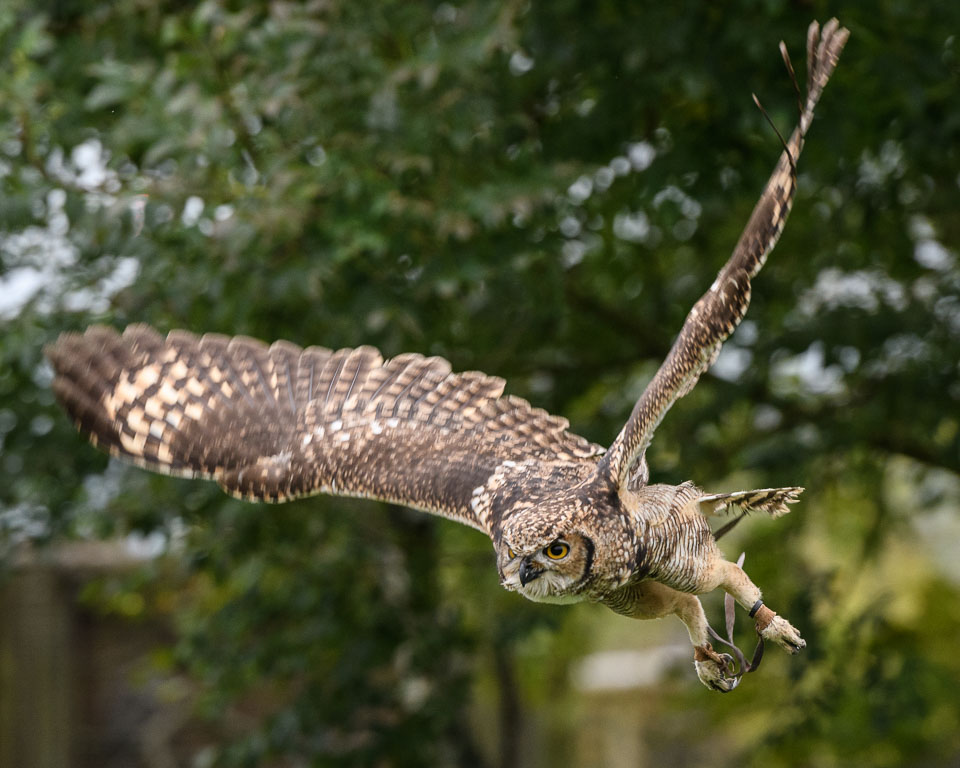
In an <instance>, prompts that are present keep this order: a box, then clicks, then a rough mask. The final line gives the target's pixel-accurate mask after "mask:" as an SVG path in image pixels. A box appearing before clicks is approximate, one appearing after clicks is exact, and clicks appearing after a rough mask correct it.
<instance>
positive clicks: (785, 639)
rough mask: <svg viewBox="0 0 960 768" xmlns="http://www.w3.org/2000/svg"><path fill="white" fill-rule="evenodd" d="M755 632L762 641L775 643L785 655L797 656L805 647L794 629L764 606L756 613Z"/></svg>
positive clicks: (781, 617) (805, 642)
mask: <svg viewBox="0 0 960 768" xmlns="http://www.w3.org/2000/svg"><path fill="white" fill-rule="evenodd" d="M757 632H759V633H760V637H762V638H763V639H764V640H769V641H770V642H771V643H776V644H777V645H779V646H780V647H781V648H783V650H785V651H787V653H791V654H797V653H800V651H802V650H803V649H804V648H806V647H807V641H806V640H804V639H803V638H802V637H800V632H799V631H798V630H797V628H796V627H794V626H793V624H791V623H790V622H789V621H787V620H786V619H785V618H783V616H778V615H777V614H776V613H774V612H773V611H771V610H770V609H769V608H767V607H766V606H763V607H762V608H761V609H760V610H759V611H758V612H757Z"/></svg>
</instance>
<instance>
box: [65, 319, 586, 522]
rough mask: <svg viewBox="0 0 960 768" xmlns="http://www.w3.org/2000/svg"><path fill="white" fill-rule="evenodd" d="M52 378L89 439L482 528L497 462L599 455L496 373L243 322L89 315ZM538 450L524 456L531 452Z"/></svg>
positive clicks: (281, 496) (169, 467)
mask: <svg viewBox="0 0 960 768" xmlns="http://www.w3.org/2000/svg"><path fill="white" fill-rule="evenodd" d="M47 356H48V357H49V358H50V360H51V362H52V363H53V366H54V369H55V371H56V378H55V379H54V382H53V388H54V391H55V392H56V394H57V397H58V398H59V400H60V401H61V403H62V404H63V405H64V406H65V407H66V409H67V410H68V411H69V412H70V414H71V415H72V416H73V418H74V420H75V421H76V422H77V424H78V426H79V427H80V429H81V430H82V431H83V432H85V433H87V435H88V436H89V438H90V440H91V441H92V442H93V443H94V444H96V445H99V446H101V447H102V448H104V449H106V450H107V451H109V452H110V453H111V454H112V455H114V456H118V457H120V458H124V459H126V460H128V461H132V462H133V463H135V464H138V465H139V466H143V467H146V468H149V469H152V470H155V471H159V472H164V473H167V474H173V475H181V476H187V477H206V478H212V479H214V480H216V481H217V482H218V483H219V484H220V485H221V487H223V488H224V490H226V491H227V492H229V493H231V494H233V495H235V496H238V497H241V498H246V499H260V500H265V501H275V502H277V501H287V500H290V499H293V498H297V497H300V496H308V495H312V494H316V493H331V494H338V495H347V496H363V497H369V498H377V499H383V500H385V501H391V502H394V503H398V504H403V505H406V506H410V507H414V508H417V509H421V510H424V511H427V512H432V513H435V514H439V515H442V516H445V517H449V518H453V519H455V520H458V521H459V522H462V523H465V524H467V525H471V526H473V527H475V528H478V529H480V530H485V531H487V532H488V533H489V532H490V531H489V527H490V525H491V524H492V523H493V522H495V521H490V520H480V519H478V517H477V516H476V515H475V514H474V512H473V510H472V508H471V505H470V502H471V494H472V492H473V490H474V489H475V488H477V487H479V486H482V485H484V483H485V482H486V481H487V480H488V479H489V478H490V477H491V476H492V475H494V473H495V472H496V470H497V468H498V467H499V466H501V465H502V464H503V463H504V462H518V463H519V462H526V464H527V465H529V466H530V468H531V469H530V471H531V472H534V473H535V472H537V467H541V468H542V469H543V471H548V470H549V468H550V467H551V466H555V465H557V464H563V463H580V462H585V461H589V462H590V463H591V464H593V463H594V462H595V457H597V456H599V455H600V454H602V452H603V449H602V448H601V447H600V446H597V445H594V444H591V443H589V442H587V441H586V440H584V439H583V438H581V437H578V436H576V435H573V434H570V433H569V432H568V431H567V426H568V423H567V421H566V420H565V419H562V418H559V417H556V416H550V415H549V414H547V413H546V412H545V411H543V410H540V409H535V408H532V407H531V406H530V404H529V403H527V402H526V401H525V400H522V399H520V398H517V397H512V396H507V397H503V396H502V393H503V387H504V382H503V380H502V379H499V378H496V377H492V376H487V375H485V374H482V373H479V372H467V373H459V374H455V373H451V371H450V364H449V363H448V362H447V361H446V360H444V359H442V358H438V357H423V356H421V355H416V354H407V355H400V356H398V357H394V358H393V359H391V360H387V361H384V360H383V358H382V357H381V355H380V353H379V352H378V351H377V350H376V349H374V348H372V347H358V348H356V349H341V350H338V351H331V350H329V349H324V348H321V347H308V348H306V349H301V348H300V347H297V346H296V345H294V344H291V343H289V342H284V341H279V342H276V343H274V344H273V345H271V346H267V345H266V344H263V343H262V342H259V341H256V340H254V339H250V338H246V337H240V336H237V337H232V338H231V337H227V336H221V335H218V334H207V335H205V336H202V337H197V336H194V335H192V334H190V333H187V332H184V331H173V332H171V333H170V334H169V335H168V336H166V338H164V337H163V336H161V335H160V334H158V333H157V332H156V331H154V330H153V329H152V328H149V327H148V326H142V325H139V326H130V327H129V328H127V329H126V331H124V333H123V334H122V335H119V334H117V332H116V331H114V330H112V329H110V328H106V327H102V326H94V327H92V328H89V329H87V331H86V332H85V333H84V334H82V335H80V334H70V333H67V334H63V335H62V336H61V337H60V338H59V339H58V341H57V342H56V343H55V344H54V345H52V346H51V347H49V348H48V349H47ZM531 460H532V461H531Z"/></svg>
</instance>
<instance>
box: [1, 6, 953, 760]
mask: <svg viewBox="0 0 960 768" xmlns="http://www.w3.org/2000/svg"><path fill="white" fill-rule="evenodd" d="M832 15H838V16H839V17H840V19H841V21H842V22H843V23H844V24H845V25H846V26H848V27H849V28H850V30H851V32H852V36H851V39H850V42H849V44H848V45H847V48H846V50H845V52H844V54H843V57H842V59H841V62H840V66H839V68H838V70H837V73H836V75H835V76H834V79H833V81H832V82H831V83H830V85H829V87H828V88H827V91H826V93H825V95H824V98H823V100H822V102H821V105H820V108H819V110H818V112H817V120H816V121H815V123H814V126H813V129H812V131H811V133H810V135H809V139H808V144H807V148H806V150H805V152H804V155H803V157H802V158H801V161H800V188H799V193H798V196H797V201H796V207H795V211H794V213H793V215H792V217H791V219H790V221H789V223H788V225H787V227H786V231H785V234H784V236H783V238H782V241H781V243H780V245H779V247H778V248H777V250H776V251H775V253H774V254H773V256H772V258H771V259H770V261H769V263H768V265H767V267H766V268H765V270H764V271H763V273H761V275H760V276H759V277H758V278H757V279H756V280H755V282H754V300H753V304H752V306H751V308H750V312H749V314H748V315H747V320H746V321H745V322H744V324H743V325H742V326H741V328H740V329H739V330H738V331H737V333H736V334H735V335H734V336H733V338H732V339H731V341H730V342H729V343H728V344H727V346H726V347H725V349H724V352H723V354H722V355H721V357H720V359H719V360H718V361H717V363H716V365H715V366H714V368H713V369H712V371H711V373H710V374H708V375H706V376H704V378H703V380H702V381H701V383H700V384H699V386H698V387H697V388H696V390H695V391H694V392H693V393H692V394H691V395H690V396H688V397H687V398H685V399H684V400H683V401H681V402H680V403H679V404H678V405H677V406H676V407H675V408H674V409H673V411H672V412H671V413H670V414H669V415H668V417H667V418H666V420H665V421H664V423H663V424H662V425H661V427H660V430H659V431H658V433H657V439H656V441H655V442H654V444H653V446H652V449H651V451H650V454H649V458H650V466H651V475H652V477H653V478H655V479H656V480H658V481H665V482H671V483H678V482H681V481H683V480H687V479H693V480H694V481H696V482H697V483H698V484H699V485H701V486H702V487H704V488H706V489H709V490H711V491H724V490H733V489H740V488H752V487H766V486H778V485H803V486H806V488H807V490H806V493H805V494H804V495H803V497H802V500H801V503H800V504H798V505H796V506H795V507H794V508H793V511H792V514H790V515H789V516H787V517H786V518H784V519H782V520H778V521H775V522H774V521H770V520H768V519H765V518H760V517H757V518H755V519H750V520H748V521H746V522H744V523H741V525H740V526H739V527H738V528H737V529H736V530H735V531H734V532H733V533H732V534H731V535H730V536H729V537H727V538H726V539H725V540H724V542H723V544H724V549H725V551H726V553H727V555H728V557H730V558H736V556H737V555H738V554H739V553H740V552H741V551H746V553H747V554H746V567H747V568H748V570H749V572H750V573H751V574H752V576H753V578H754V579H755V580H756V581H757V582H758V583H759V584H760V585H761V586H762V587H763V588H764V590H765V592H766V594H767V595H768V597H769V599H770V602H771V604H772V605H773V606H774V607H775V608H776V609H777V610H778V611H780V612H782V613H784V614H785V615H786V616H788V617H789V618H790V619H791V620H792V621H793V622H794V623H795V624H796V625H797V626H798V627H799V628H800V629H801V630H802V632H803V634H804V636H805V637H806V639H807V641H808V644H809V645H808V648H807V649H806V651H805V652H804V653H803V654H802V655H800V656H798V657H794V658H790V657H787V656H786V655H785V654H783V653H780V652H779V651H778V650H777V649H768V652H767V655H766V658H765V660H764V664H763V667H762V668H761V670H760V671H759V672H757V674H755V675H750V676H748V677H747V678H746V679H745V680H744V682H743V684H742V686H741V687H740V688H739V689H738V690H736V691H734V692H733V693H731V694H730V695H727V696H720V695H717V694H715V693H712V692H709V691H707V690H706V689H705V688H703V687H702V686H701V684H700V683H699V682H698V681H697V678H696V675H695V673H694V670H693V667H692V664H691V663H690V651H689V645H688V642H687V639H686V633H685V630H684V628H683V626H682V624H681V623H680V622H679V621H676V620H675V619H668V620H664V621H662V622H636V621H631V620H629V619H625V618H622V617H618V616H615V615H614V614H613V613H611V612H610V611H608V610H606V609H604V608H601V607H597V606H590V605H579V606H572V607H570V606H568V607H553V606H545V605H535V604H533V603H529V602H526V601H524V600H523V599H522V598H520V597H518V596H517V595H513V594H508V593H506V592H503V591H502V590H501V589H500V588H499V586H498V583H497V574H496V570H495V564H494V558H493V552H492V549H491V546H490V543H489V541H488V540H487V539H486V538H485V537H484V536H482V535H480V534H478V533H477V532H475V531H472V530H469V529H465V528H461V527H458V526H457V525H455V524H453V523H449V522H446V521H440V520H434V519H429V518H427V517H426V516H424V515H419V514H414V513H412V512H409V511H407V510H400V509H391V508H388V507H387V506H385V505H381V504H377V503H373V502H358V501H348V500H335V499H327V498H315V499H307V500H303V501H299V502H296V503H292V504H288V505H283V506H277V507H268V506H262V505H252V504H244V503H241V502H238V501H234V500H231V499H229V498H227V497H226V496H224V495H223V494H221V493H220V492H219V491H218V490H217V488H216V487H214V486H213V485H212V484H203V483H196V482H189V481H184V480H176V479H170V478H164V477H158V476H154V475H151V474H148V473H145V472H142V471H140V470H136V469H132V468H128V467H126V466H122V465H120V464H118V463H116V462H113V461H108V460H107V458H106V457H105V456H104V455H102V454H100V453H99V452H97V451H96V450H95V449H93V448H92V447H90V446H89V445H88V444H87V443H86V442H85V441H84V440H83V439H82V438H80V437H79V436H78V435H77V434H76V433H75V432H74V430H73V427H72V425H71V424H70V422H69V420H68V419H67V418H66V417H65V415H64V414H63V413H62V412H60V411H59V410H58V408H57V407H56V405H55V403H54V401H53V397H52V394H51V392H50V388H49V383H50V378H51V374H50V369H49V367H48V366H47V365H46V364H45V363H44V361H43V359H42V348H43V345H44V344H45V343H47V342H49V341H51V340H53V339H54V338H55V337H56V336H57V334H59V333H60V332H62V331H64V330H75V329H81V328H83V327H85V326H87V325H88V324H91V323H108V324H110V325H113V326H115V327H123V326H125V325H126V324H128V323H133V322H147V323H151V324H153V325H155V326H156V327H157V328H159V329H161V330H163V331H166V330H169V329H172V328H187V329H190V330H193V331H196V332H202V331H218V332H222V333H228V334H247V335H250V336H255V337H258V338H263V339H267V340H272V339H276V338H285V339H290V340H292V341H294V342H296V343H297V344H300V345H304V346H306V345H309V344H321V345H324V346H328V347H341V346H356V345H358V344H361V343H367V344H374V345H376V346H378V347H379V348H380V349H381V350H382V351H383V352H384V354H385V355H386V356H391V355H395V354H397V353H400V352H404V351H417V352H422V353H426V354H434V355H442V356H444V357H447V358H448V359H449V360H450V361H451V362H452V364H453V367H454V369H455V370H466V369H480V370H483V371H486V372H488V373H491V374H496V375H499V376H503V377H505V378H506V379H507V381H508V391H509V392H511V393H513V394H516V395H520V396H522V397H525V398H527V399H529V400H531V401H532V402H533V403H534V404H535V405H538V406H542V407H544V408H546V409H547V410H549V411H551V412H554V413H559V414H563V415H565V416H567V417H569V418H570V420H571V422H572V429H573V430H574V431H575V432H577V433H579V434H582V435H584V436H586V437H588V438H590V439H591V440H594V441H597V442H600V443H603V444H608V443H609V442H610V440H611V439H612V438H613V436H614V435H615V434H616V432H617V431H618V430H619V428H620V426H621V425H622V423H623V421H624V420H625V418H626V416H627V415H628V413H629V411H630V408H631V406H632V404H633V402H634V400H635V398H636V397H637V396H638V395H639V393H640V392H641V391H642V388H643V386H644V385H645V383H646V382H647V381H648V380H649V378H650V377H651V376H652V374H653V372H654V371H655V370H656V367H657V366H658V364H659V362H660V361H661V359H662V358H663V356H664V354H665V352H666V351H667V349H668V348H669V345H670V343H671V341H672V339H673V337H674V335H675V334H676V332H677V331H678V329H679V328H680V325H681V323H682V321H683V318H684V317H685V315H686V312H687V311H688V309H689V308H690V306H691V305H692V304H693V302H694V301H695V300H696V298H697V297H698V296H699V295H700V294H701V293H702V292H703V291H704V290H705V289H706V288H707V287H708V286H709V285H710V283H711V281H712V280H713V277H714V275H715V273H716V271H717V270H718V269H719V268H720V266H721V265H722V263H723V262H724V260H725V259H726V257H727V255H728V254H729V252H730V250H731V248H732V246H733V244H734V242H735V241H736V238H737V236H738V235H739V232H740V230H741V228H742V226H743V224H744V223H745V221H746V219H747V216H748V215H749V212H750V210H751V208H752V206H753V205H754V203H755V201H756V199H757V197H758V195H759V194H760V192H761V190H762V188H763V184H764V183H765V181H766V178H767V175H768V174H769V172H770V170H771V169H772V168H773V165H774V163H775V161H776V159H777V156H778V154H779V152H780V144H779V141H778V139H777V138H776V136H775V135H774V133H773V131H772V130H771V128H770V127H769V126H768V125H767V124H766V123H765V121H764V119H763V117H762V116H761V115H760V113H759V112H758V110H757V109H756V108H755V107H754V106H753V104H752V102H751V99H750V94H751V92H755V93H757V94H758V96H759V97H760V99H761V100H762V102H763V103H764V105H765V107H766V109H767V110H768V111H769V113H770V115H771V117H772V119H773V120H774V121H775V123H776V124H777V125H778V126H779V128H780V130H781V131H782V132H783V133H784V134H785V135H786V134H787V133H788V132H789V131H790V130H791V129H792V127H793V124H794V121H795V119H796V98H795V95H794V91H793V87H792V85H791V84H790V80H789V78H788V77H787V75H786V72H785V70H784V67H783V64H782V62H781V60H780V55H779V53H778V51H777V43H778V42H779V41H780V40H781V39H783V40H785V41H786V43H787V45H788V47H789V49H790V50H791V51H792V53H793V56H794V61H795V64H796V66H797V69H798V72H799V76H800V79H801V82H802V80H803V77H804V71H805V66H804V58H805V55H804V40H805V30H806V27H807V25H808V24H809V22H810V21H811V20H812V19H814V18H817V19H819V20H821V21H826V19H828V18H829V17H830V16H832ZM958 30H960V4H957V3H949V2H940V3H907V2H901V1H900V0H870V1H869V2H867V1H866V0H864V1H863V2H844V3H839V2H802V1H800V0H796V1H794V2H788V1H787V0H765V1H764V2H745V1H743V0H739V1H738V2H729V3H711V2H683V3H653V2H611V1H608V0H590V1H589V2H587V1H585V0H580V1H579V2H578V1H577V0H554V1H553V2H549V3H546V2H544V3H533V2H528V1H527V0H520V1H511V2H499V3H497V2H481V1H480V0H463V1H462V2H444V3H435V2H422V3H411V2H404V1H403V0H379V1H378V2H375V3H374V2H356V1H355V0H354V1H353V2H347V1H345V0H307V1H306V2H280V1H277V2H267V1H266V0H252V1H250V2H240V1H239V0H237V1H236V2H228V1H227V0H208V1H206V2H201V3H190V2H183V1H182V0H161V1H159V2H157V1H156V0H4V2H3V3H2V4H0V259H2V261H0V270H2V272H0V332H2V336H0V764H2V765H3V766H4V768H6V767H7V766H10V768H14V767H15V768H53V767H54V766H56V767H59V766H69V767H73V766H83V767H86V766H98V767H99V766H108V767H116V768H121V767H126V766H133V767H135V768H140V767H142V768H175V767H177V768H178V767H180V766H184V767H186V766H191V767H194V768H205V767H213V766H283V767H288V766H289V767H291V768H293V767H297V768H299V767H300V766H383V767H387V766H411V767H412V766H482V767H484V768H497V767H499V766H507V765H509V766H512V767H513V768H521V767H530V768H538V767H539V766H553V765H570V766H588V765H590V766H593V765H609V766H617V767H620V766H622V767H623V768H628V767H633V766H649V765H663V764H666V765H672V766H694V765H697V766H699V765H703V764H704V763H705V762H707V761H709V763H710V765H712V766H717V767H720V766H734V765H736V766H750V765H763V766H766V767H767V768H774V767H776V766H794V765H804V766H835V765H851V764H855V765H859V766H901V765H919V766H958V765H960V696H958V695H957V682H958V680H960V653H958V652H957V648H956V644H957V637H958V635H960V599H958V594H960V477H958V472H960V367H958V361H960V267H958V262H957V258H958V257H957V243H958V242H960V240H958V233H960V215H958V213H957V212H958V211H960V163H958V152H960V150H958V147H960V98H958V94H960V63H958V56H960V42H958V40H957V36H956V35H957V31H958ZM705 603H706V606H707V610H708V614H709V616H710V619H711V621H712V622H713V623H714V625H715V626H717V627H719V625H721V624H722V603H721V596H720V595H719V594H716V595H711V596H709V597H707V598H706V599H705ZM738 623H739V627H738V635H737V638H738V641H739V642H740V643H741V644H742V645H743V646H744V647H746V648H752V645H753V639H752V629H751V626H750V625H751V622H749V621H745V617H744V616H743V615H742V614H741V616H740V619H739V622H738Z"/></svg>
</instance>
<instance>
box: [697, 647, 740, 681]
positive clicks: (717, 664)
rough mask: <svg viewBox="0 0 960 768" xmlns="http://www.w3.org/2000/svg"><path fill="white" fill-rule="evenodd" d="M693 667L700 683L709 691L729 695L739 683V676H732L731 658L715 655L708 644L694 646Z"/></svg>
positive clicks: (723, 654) (720, 654)
mask: <svg viewBox="0 0 960 768" xmlns="http://www.w3.org/2000/svg"><path fill="white" fill-rule="evenodd" d="M693 666H694V667H695V668H696V670H697V677H699V678H700V682H701V683H703V684H704V685H705V686H707V688H709V689H710V690H713V691H720V693H729V692H730V691H732V690H733V689H734V688H736V687H737V685H739V683H740V676H739V675H736V674H734V668H733V657H732V656H731V655H730V654H728V653H717V652H716V651H715V650H713V646H711V645H710V643H705V644H703V645H697V646H694V648H693Z"/></svg>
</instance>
